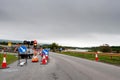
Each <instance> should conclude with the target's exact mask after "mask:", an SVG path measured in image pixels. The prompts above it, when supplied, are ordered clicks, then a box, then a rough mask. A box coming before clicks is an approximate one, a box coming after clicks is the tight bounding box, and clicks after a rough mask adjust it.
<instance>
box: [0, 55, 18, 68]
mask: <svg viewBox="0 0 120 80" xmlns="http://www.w3.org/2000/svg"><path fill="white" fill-rule="evenodd" d="M6 60H7V64H10V63H13V62H14V61H16V60H17V57H15V55H11V54H7V56H6ZM2 61H3V54H1V53H0V67H1V64H2Z"/></svg>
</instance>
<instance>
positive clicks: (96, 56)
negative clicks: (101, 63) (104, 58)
mask: <svg viewBox="0 0 120 80" xmlns="http://www.w3.org/2000/svg"><path fill="white" fill-rule="evenodd" d="M95 60H96V61H98V60H99V58H98V53H97V52H96V53H95Z"/></svg>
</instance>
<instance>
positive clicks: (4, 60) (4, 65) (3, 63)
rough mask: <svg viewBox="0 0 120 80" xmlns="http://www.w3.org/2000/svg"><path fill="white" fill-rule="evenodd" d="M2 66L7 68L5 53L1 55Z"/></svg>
mask: <svg viewBox="0 0 120 80" xmlns="http://www.w3.org/2000/svg"><path fill="white" fill-rule="evenodd" d="M2 68H3V69H4V68H7V63H6V54H4V56H3V62H2Z"/></svg>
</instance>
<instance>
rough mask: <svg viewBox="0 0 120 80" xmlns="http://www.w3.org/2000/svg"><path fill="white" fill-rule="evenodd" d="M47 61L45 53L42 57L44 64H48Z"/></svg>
mask: <svg viewBox="0 0 120 80" xmlns="http://www.w3.org/2000/svg"><path fill="white" fill-rule="evenodd" d="M46 63H47V60H46V58H45V55H43V58H42V64H46Z"/></svg>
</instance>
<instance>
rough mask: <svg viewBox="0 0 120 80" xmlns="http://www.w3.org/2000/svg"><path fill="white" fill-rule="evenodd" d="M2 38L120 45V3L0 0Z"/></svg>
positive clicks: (118, 0)
mask: <svg viewBox="0 0 120 80" xmlns="http://www.w3.org/2000/svg"><path fill="white" fill-rule="evenodd" d="M0 39H11V40H34V39H36V40H37V41H38V42H39V43H52V42H56V43H58V44H59V45H65V46H77V47H87V46H100V45H102V44H109V45H111V46H112V45H115V46H119V45H120V0H0Z"/></svg>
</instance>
